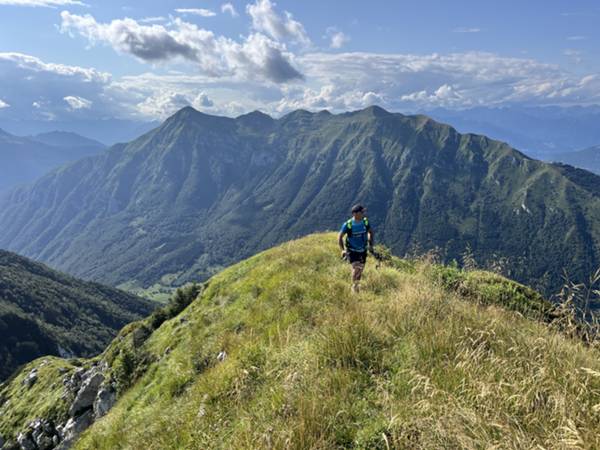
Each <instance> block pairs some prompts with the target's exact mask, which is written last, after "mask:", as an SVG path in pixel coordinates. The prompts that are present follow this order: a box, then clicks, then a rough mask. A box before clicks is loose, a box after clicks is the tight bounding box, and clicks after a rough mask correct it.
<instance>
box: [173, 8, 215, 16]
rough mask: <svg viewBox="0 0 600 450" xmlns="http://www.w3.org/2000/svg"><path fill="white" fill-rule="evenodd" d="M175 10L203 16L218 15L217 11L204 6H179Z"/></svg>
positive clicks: (180, 12)
mask: <svg viewBox="0 0 600 450" xmlns="http://www.w3.org/2000/svg"><path fill="white" fill-rule="evenodd" d="M175 11H176V12H178V13H179V14H192V15H195V16H202V17H214V16H216V15H217V13H216V12H214V11H211V10H210V9H204V8H177V9H176V10H175Z"/></svg>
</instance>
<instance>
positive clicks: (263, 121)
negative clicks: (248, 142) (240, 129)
mask: <svg viewBox="0 0 600 450" xmlns="http://www.w3.org/2000/svg"><path fill="white" fill-rule="evenodd" d="M235 120H236V121H237V122H240V123H241V124H243V125H245V126H248V127H264V126H270V125H272V124H273V123H274V122H275V119H273V118H272V117H271V116H269V115H268V114H265V113H264V112H262V111H259V110H254V111H252V112H249V113H248V114H242V115H241V116H238V117H236V118H235Z"/></svg>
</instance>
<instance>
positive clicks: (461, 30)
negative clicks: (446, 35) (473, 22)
mask: <svg viewBox="0 0 600 450" xmlns="http://www.w3.org/2000/svg"><path fill="white" fill-rule="evenodd" d="M452 32H453V33H479V32H481V28H467V27H458V28H455V29H453V30H452Z"/></svg>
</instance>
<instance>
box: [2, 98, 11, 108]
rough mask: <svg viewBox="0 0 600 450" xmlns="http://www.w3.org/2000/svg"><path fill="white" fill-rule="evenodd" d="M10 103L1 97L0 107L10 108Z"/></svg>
mask: <svg viewBox="0 0 600 450" xmlns="http://www.w3.org/2000/svg"><path fill="white" fill-rule="evenodd" d="M9 106H10V105H9V104H8V103H6V102H5V101H4V100H2V99H1V98H0V109H3V108H8V107H9Z"/></svg>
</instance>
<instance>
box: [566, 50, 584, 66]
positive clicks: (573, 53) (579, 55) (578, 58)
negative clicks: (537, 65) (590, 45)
mask: <svg viewBox="0 0 600 450" xmlns="http://www.w3.org/2000/svg"><path fill="white" fill-rule="evenodd" d="M563 55H565V56H567V57H569V58H570V59H571V61H573V62H574V63H575V64H580V63H581V62H582V61H583V52H582V51H581V50H576V49H572V48H568V49H566V50H563Z"/></svg>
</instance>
